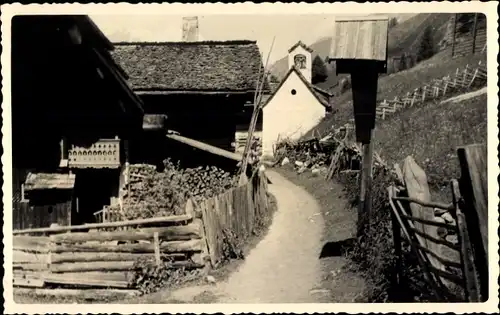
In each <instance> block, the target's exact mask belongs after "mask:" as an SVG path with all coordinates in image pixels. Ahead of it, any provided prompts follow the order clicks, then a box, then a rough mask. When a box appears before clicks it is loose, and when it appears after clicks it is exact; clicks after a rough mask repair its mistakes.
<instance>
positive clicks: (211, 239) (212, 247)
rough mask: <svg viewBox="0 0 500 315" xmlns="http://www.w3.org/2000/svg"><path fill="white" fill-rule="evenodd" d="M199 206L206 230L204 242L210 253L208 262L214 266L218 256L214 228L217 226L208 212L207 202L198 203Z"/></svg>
mask: <svg viewBox="0 0 500 315" xmlns="http://www.w3.org/2000/svg"><path fill="white" fill-rule="evenodd" d="M200 208H201V213H202V220H203V223H204V225H205V232H206V242H207V246H208V251H209V254H210V262H211V264H212V266H216V264H217V262H218V257H217V236H216V234H215V233H216V232H215V230H216V229H217V226H216V225H215V222H214V220H213V216H212V215H211V214H210V212H209V211H208V209H207V203H206V202H205V201H203V202H201V203H200Z"/></svg>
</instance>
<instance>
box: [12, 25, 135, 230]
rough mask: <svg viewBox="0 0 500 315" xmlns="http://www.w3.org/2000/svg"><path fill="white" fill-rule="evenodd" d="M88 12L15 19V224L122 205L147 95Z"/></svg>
mask: <svg viewBox="0 0 500 315" xmlns="http://www.w3.org/2000/svg"><path fill="white" fill-rule="evenodd" d="M113 48H114V47H113V45H112V44H111V43H110V42H109V41H108V39H107V38H106V37H105V36H104V35H103V33H102V32H101V31H100V30H99V29H98V28H97V26H96V25H95V24H94V23H93V22H92V21H91V20H90V18H89V17H87V16H65V15H58V16H50V15H37V16H26V15H25V16H19V15H18V16H15V17H14V18H13V19H12V103H11V104H12V155H13V156H12V163H13V217H14V222H13V223H14V229H23V228H36V227H48V226H50V225H51V224H54V223H56V224H59V225H70V224H80V223H85V222H92V221H94V216H93V214H94V212H96V211H98V210H101V209H102V208H103V207H104V206H108V205H112V204H116V203H117V202H118V200H119V197H120V185H123V184H124V180H125V175H124V174H125V170H126V167H125V166H126V162H127V156H128V150H127V147H128V140H129V139H131V138H133V137H134V134H136V133H140V132H141V130H142V124H143V109H142V103H141V100H140V99H139V98H138V97H136V96H135V95H134V93H133V92H132V90H131V89H130V88H129V87H128V85H127V83H126V78H127V75H126V74H125V72H124V71H123V70H122V69H121V68H120V67H119V66H118V65H117V64H116V63H115V62H114V61H113V59H112V58H111V55H110V51H111V50H113Z"/></svg>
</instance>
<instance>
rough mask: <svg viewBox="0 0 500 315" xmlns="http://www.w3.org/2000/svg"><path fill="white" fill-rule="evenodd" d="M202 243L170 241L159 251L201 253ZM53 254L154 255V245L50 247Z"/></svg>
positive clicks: (164, 243)
mask: <svg viewBox="0 0 500 315" xmlns="http://www.w3.org/2000/svg"><path fill="white" fill-rule="evenodd" d="M201 244H202V241H201V240H200V239H196V240H190V241H171V242H162V243H161V244H160V250H161V251H162V252H163V253H181V252H197V251H201ZM51 251H52V252H53V253H65V252H114V253H154V245H153V244H152V243H148V244H145V243H139V244H121V245H108V244H95V243H85V244H71V245H67V244H66V245H55V246H52V247H51Z"/></svg>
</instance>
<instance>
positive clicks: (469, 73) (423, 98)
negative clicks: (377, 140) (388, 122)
mask: <svg viewBox="0 0 500 315" xmlns="http://www.w3.org/2000/svg"><path fill="white" fill-rule="evenodd" d="M486 81H487V69H486V64H482V63H481V62H479V64H478V65H477V66H476V67H470V66H469V65H466V67H465V68H464V69H462V70H460V69H459V68H457V70H456V72H455V73H454V74H453V75H447V76H445V77H443V78H441V79H435V80H433V81H432V82H431V83H428V84H426V85H424V86H422V87H420V88H417V89H415V90H414V91H413V92H408V93H407V94H406V95H405V96H404V97H401V98H399V97H395V98H394V99H393V100H387V99H384V100H383V101H382V102H381V103H379V104H378V106H377V108H376V115H377V117H378V118H380V119H382V120H385V119H386V118H388V117H390V115H392V114H394V113H396V112H397V111H399V110H401V109H404V108H407V107H413V106H415V105H416V104H421V103H424V102H427V101H429V100H434V99H440V98H444V97H445V96H446V95H447V94H450V93H453V92H457V91H461V90H462V91H466V90H468V89H470V88H471V87H473V86H475V85H483V84H485V83H486Z"/></svg>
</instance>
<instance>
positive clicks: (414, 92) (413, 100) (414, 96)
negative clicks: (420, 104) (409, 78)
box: [410, 90, 417, 107]
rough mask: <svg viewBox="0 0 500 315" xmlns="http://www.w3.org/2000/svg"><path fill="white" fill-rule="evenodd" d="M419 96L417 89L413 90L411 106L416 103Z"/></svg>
mask: <svg viewBox="0 0 500 315" xmlns="http://www.w3.org/2000/svg"><path fill="white" fill-rule="evenodd" d="M416 97H417V90H415V91H413V96H412V98H411V105H410V106H411V107H413V105H414V104H415V98H416Z"/></svg>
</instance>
